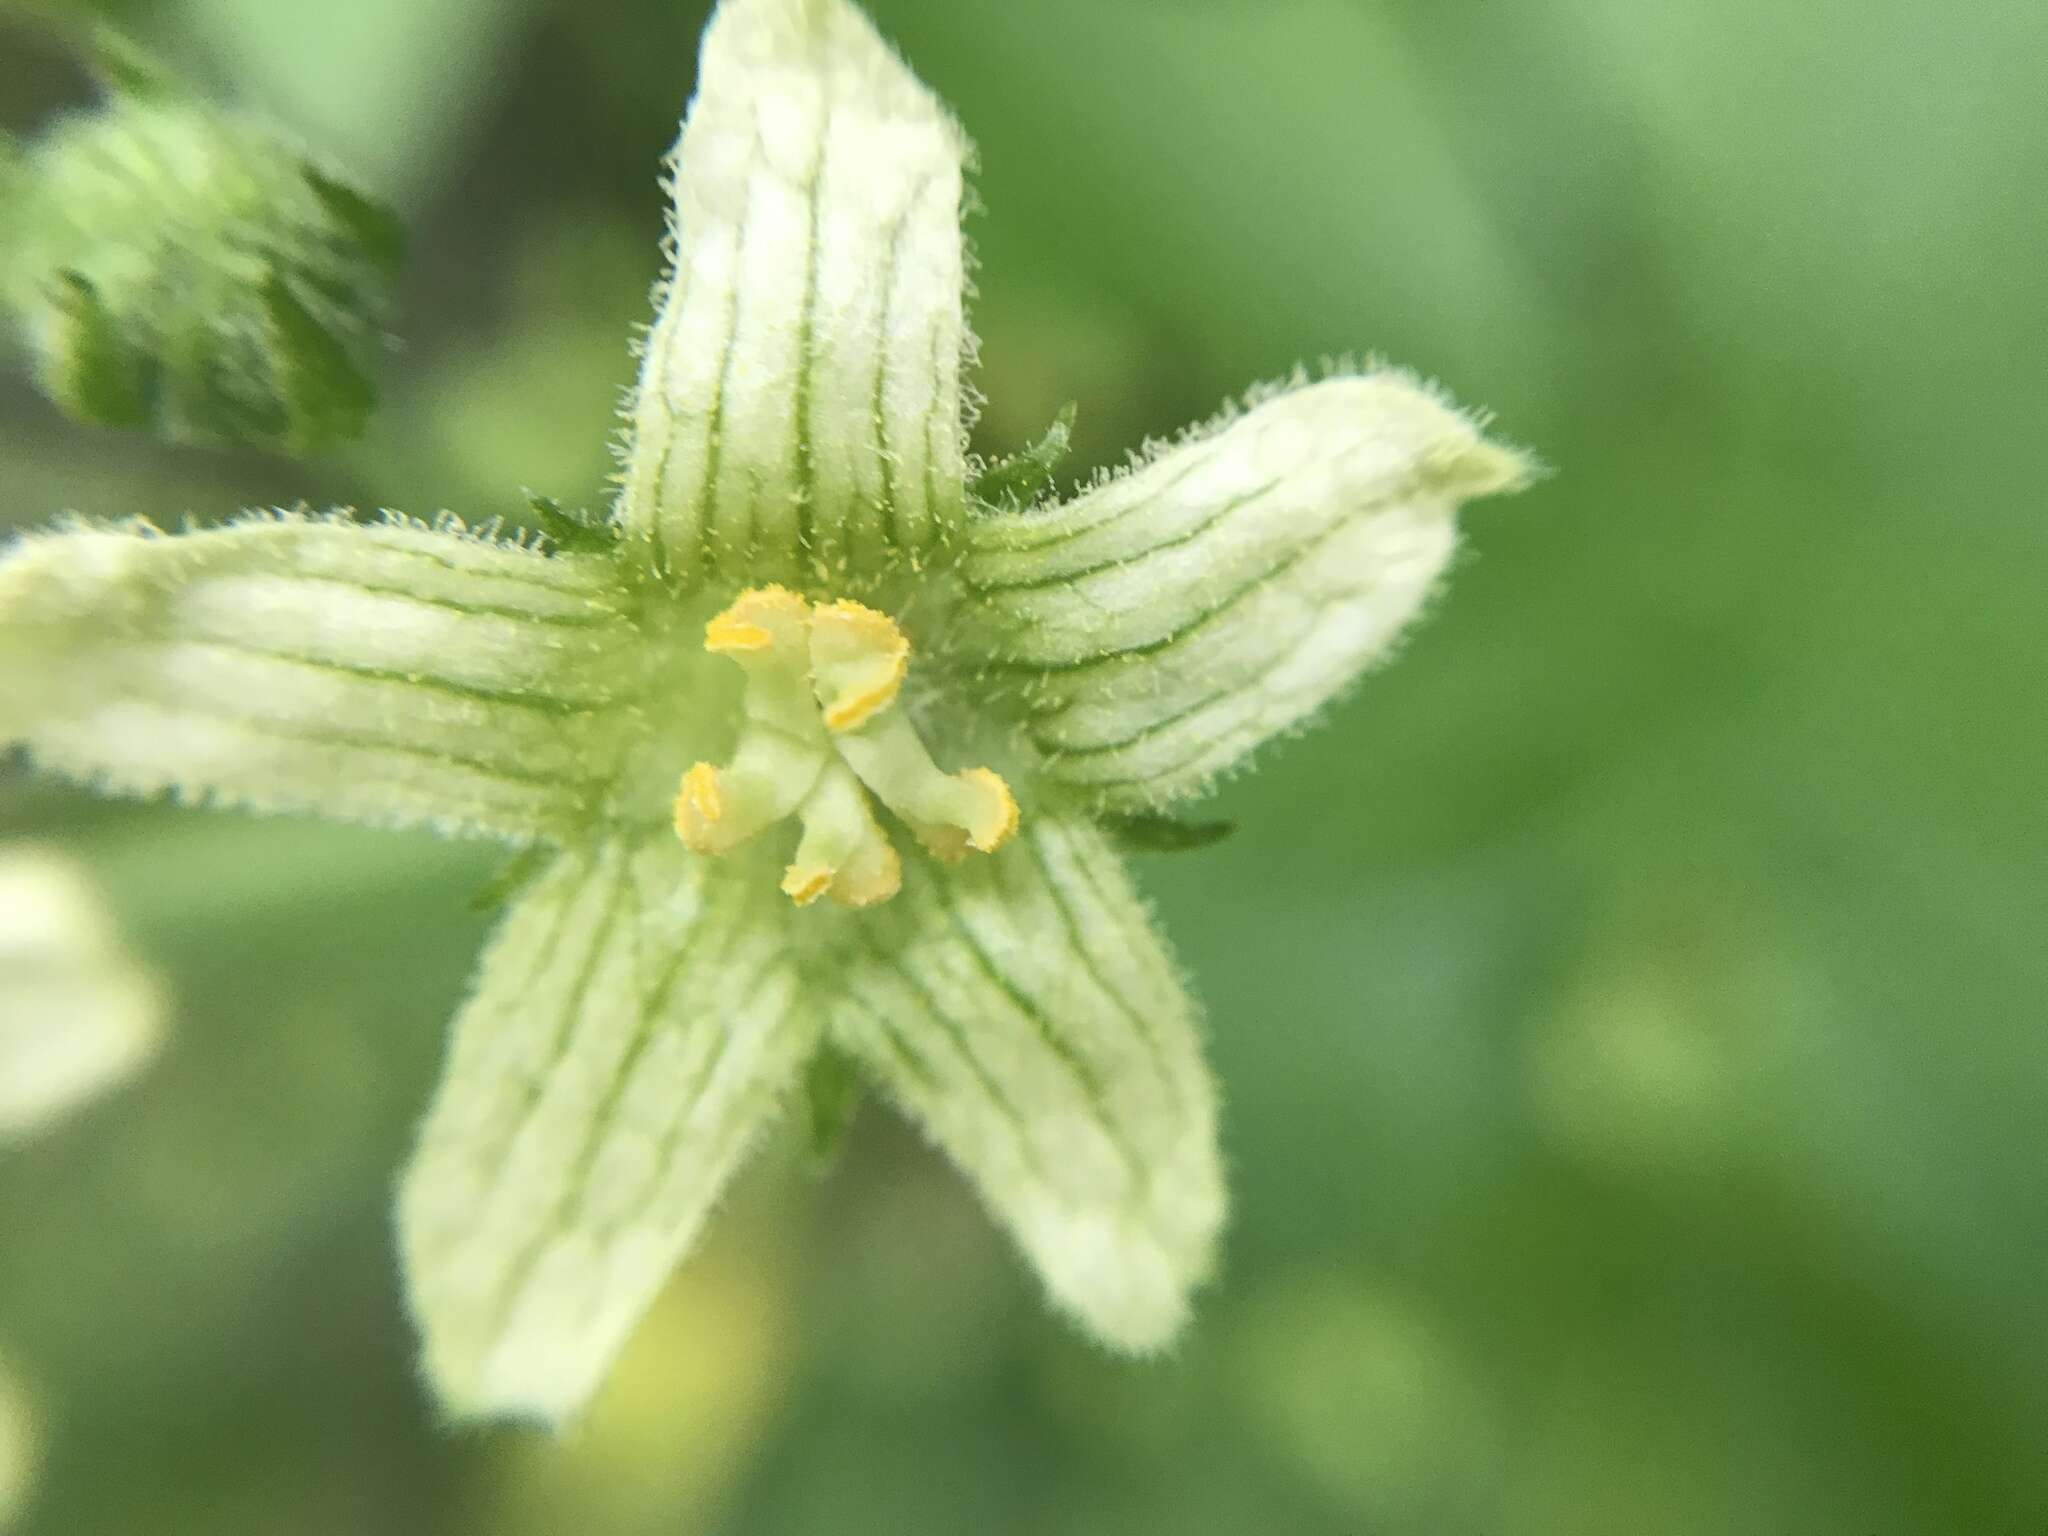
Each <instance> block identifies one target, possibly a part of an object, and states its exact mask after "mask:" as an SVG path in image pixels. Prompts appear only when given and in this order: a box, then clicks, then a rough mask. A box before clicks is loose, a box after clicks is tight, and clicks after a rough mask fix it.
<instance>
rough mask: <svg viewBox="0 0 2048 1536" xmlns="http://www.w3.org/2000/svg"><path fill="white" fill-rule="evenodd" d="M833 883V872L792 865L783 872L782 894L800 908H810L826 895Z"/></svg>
mask: <svg viewBox="0 0 2048 1536" xmlns="http://www.w3.org/2000/svg"><path fill="white" fill-rule="evenodd" d="M831 883H832V871H831V870H829V869H820V868H818V867H817V866H816V865H808V866H806V865H803V864H792V865H790V866H789V868H788V869H786V870H784V871H783V872H782V894H783V895H785V896H787V897H788V898H789V899H790V900H791V901H793V902H795V903H796V904H797V905H798V906H800V907H808V906H809V905H810V904H811V903H812V902H814V901H816V900H817V899H818V898H819V897H820V896H822V895H824V894H825V887H826V886H828V885H830V884H831Z"/></svg>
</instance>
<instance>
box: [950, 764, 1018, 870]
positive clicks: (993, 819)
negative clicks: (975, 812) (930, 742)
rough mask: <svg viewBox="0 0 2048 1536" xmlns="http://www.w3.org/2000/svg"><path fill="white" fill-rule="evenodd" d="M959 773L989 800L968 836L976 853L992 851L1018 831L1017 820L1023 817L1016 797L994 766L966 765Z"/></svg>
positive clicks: (969, 830)
mask: <svg viewBox="0 0 2048 1536" xmlns="http://www.w3.org/2000/svg"><path fill="white" fill-rule="evenodd" d="M959 777H960V778H961V779H962V780H964V781H966V782H967V783H969V784H973V785H975V786H977V787H978V788H980V789H981V790H982V791H983V793H984V797H985V799H986V800H987V802H988V814H987V815H986V816H984V817H981V818H978V819H977V820H976V821H975V823H974V824H973V826H971V827H970V828H969V829H968V836H967V840H968V842H969V843H970V844H972V845H973V847H974V849H975V851H976V852H978V853H994V852H995V851H996V850H997V849H998V848H1000V847H1002V846H1003V844H1005V843H1007V842H1008V841H1009V840H1010V839H1011V838H1012V837H1015V836H1016V835H1017V823H1018V822H1019V821H1020V820H1022V819H1023V818H1022V813H1021V812H1020V811H1019V810H1018V809H1017V797H1016V796H1015V795H1013V794H1011V793H1010V786H1009V785H1007V784H1005V783H1004V782H1003V779H1002V775H1001V774H999V773H997V772H996V771H995V770H994V769H993V768H969V769H968V770H967V771H966V772H965V773H962V774H960V775H959Z"/></svg>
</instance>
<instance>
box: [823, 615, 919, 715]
mask: <svg viewBox="0 0 2048 1536" xmlns="http://www.w3.org/2000/svg"><path fill="white" fill-rule="evenodd" d="M909 666H910V641H909V639H908V638H907V637H906V636H905V635H904V633H903V631H902V630H901V629H899V628H898V627H897V625H896V621H895V620H894V619H892V618H890V617H889V616H888V615H887V614H886V613H877V612H876V611H875V610H874V609H872V608H869V607H866V606H864V605H862V604H860V603H855V602H847V601H844V600H842V601H840V602H836V603H823V604H820V605H819V606H818V607H817V608H816V609H814V610H813V611H812V613H811V668H812V681H813V684H814V686H815V687H816V688H817V690H818V700H819V702H820V703H821V704H823V705H824V708H825V724H826V725H827V726H829V727H830V728H831V729H832V730H835V731H852V730H858V729H859V728H860V727H861V726H863V725H865V724H866V723H867V722H868V721H869V720H871V719H873V718H874V717H875V716H876V715H878V714H880V713H881V712H882V711H883V710H885V709H887V708H888V707H889V706H890V705H891V704H893V703H894V702H895V701H896V693H897V690H898V689H900V688H901V687H902V686H903V674H904V673H905V672H906V671H907V670H908V669H909ZM828 693H829V695H830V696H829V697H828V696H827V695H828Z"/></svg>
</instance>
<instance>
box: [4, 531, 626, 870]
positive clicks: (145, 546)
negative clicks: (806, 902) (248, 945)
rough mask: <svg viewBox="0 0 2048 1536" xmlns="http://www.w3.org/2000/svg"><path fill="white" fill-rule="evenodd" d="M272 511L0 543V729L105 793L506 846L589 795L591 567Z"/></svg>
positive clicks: (604, 594)
mask: <svg viewBox="0 0 2048 1536" xmlns="http://www.w3.org/2000/svg"><path fill="white" fill-rule="evenodd" d="M458 526H459V525H454V524H444V525H443V526H441V527H439V528H433V529H430V528H429V527H427V526H425V525H421V524H418V523H414V522H410V521H405V520H393V519H392V518H390V517H388V516H387V518H386V519H385V520H384V521H382V522H379V523H375V524H364V523H357V522H354V521H352V520H350V519H348V518H346V517H334V516H305V515H301V514H296V513H284V512H271V513H264V514H259V515H255V516H252V517H249V518H246V519H244V520H241V521H238V522H236V523H232V524H230V525H228V526H227V527H224V528H217V529H211V530H207V531H201V532H193V533H186V534H180V535H177V536H169V535H164V534H160V533H158V532H157V531H156V530H154V529H152V528H150V527H148V526H147V525H146V524H137V523H130V524H124V525H120V526H117V527H114V528H93V527H88V526H83V525H73V526H70V527H67V528H64V529H61V530H59V531H57V532H53V533H48V534H42V535H34V536H31V537H28V538H26V539H23V540H20V541H19V542H17V543H16V544H15V545H13V546H12V547H11V548H9V549H8V550H7V551H6V552H5V553H4V555H0V742H5V741H20V742H23V743H25V744H26V745H27V747H28V748H29V750H30V752H31V754H32V755H33V756H34V757H35V759H36V760H37V761H38V762H39V763H41V764H42V765H43V766H45V767H47V768H50V769H53V770H55V771H57V772H60V773H65V774H68V775H71V776H72V777H75V778H78V779H82V780H86V781H88V782H91V783H93V784H95V785H98V786H100V787H101V788H104V789H106V790H108V791H111V792H114V793H122V794H140V795H150V794H160V793H173V794H176V795H178V796H179V797H181V798H184V799H188V800H198V801H208V802H214V803H219V804H223V805H232V806H241V807H246V808H249V809H252V810H312V811H321V812H325V813H327V814H330V815H335V816H340V817H344V818H347V819H351V820H358V821H367V822H372V823H378V824H391V825H422V824H425V825H433V826H437V827H440V828H443V829H445V830H450V831H459V832H476V833H483V834H487V835H491V836H496V837H500V838H504V839H507V840H510V841H520V842H523V841H528V840H532V839H535V838H552V837H556V836H559V835H561V834H562V833H564V832H565V831H566V830H568V829H572V828H574V827H576V826H580V825H582V824H583V823H584V822H586V821H587V820H589V819H590V817H591V816H592V814H593V812H594V810H595V809H596V806H595V800H596V797H597V795H598V793H599V791H600V788H601V780H602V776H603V775H604V774H605V773H606V772H608V771H609V767H608V765H609V764H610V763H612V762H614V761H615V760H616V759H617V756H618V743H617V741H616V740H615V738H616V736H617V732H618V730H619V729H620V726H619V722H618V720H617V718H616V717H617V715H618V706H620V705H621V704H622V703H623V702H624V701H625V695H626V693H627V690H628V689H629V687H630V686H631V684H630V682H629V675H630V667H629V665H628V662H629V655H630V651H631V648H632V642H633V640H634V631H633V627H632V624H631V622H630V620H629V617H628V615H627V614H626V613H625V612H624V611H623V608H622V599H621V597H620V595H619V592H618V589H617V586H616V583H615V581H614V579H613V576H612V567H611V565H610V563H609V562H607V561H603V560H599V559H593V558H589V557H577V556H543V555H542V554H541V553H540V552H539V551H537V550H535V549H533V548H531V547H520V546H517V545H512V544H507V543H503V542H494V541H491V540H489V539H487V538H483V537H479V536H477V535H474V534H472V533H470V532H468V531H466V530H464V531H457V528H458Z"/></svg>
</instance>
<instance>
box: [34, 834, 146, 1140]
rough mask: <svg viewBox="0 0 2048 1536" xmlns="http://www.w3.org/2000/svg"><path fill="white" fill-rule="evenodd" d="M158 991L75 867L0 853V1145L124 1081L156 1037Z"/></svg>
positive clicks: (40, 852) (44, 853) (46, 854)
mask: <svg viewBox="0 0 2048 1536" xmlns="http://www.w3.org/2000/svg"><path fill="white" fill-rule="evenodd" d="M163 1015H164V994H163V989H162V987H161V986H160V985H159V984H158V982H157V980H156V978H155V976H154V975H152V974H151V973H150V972H149V971H148V970H146V969H145V968H144V967H143V966H142V964H141V963H140V962H139V961H137V960H136V959H135V958H134V957H133V956H132V955H131V954H129V952H128V950H127V948H126V946H125V945H123V944H122V942H121V940H120V936H119V934H117V933H116V932H115V929H114V923H113V918H112V917H111V915H110V914H109V913H108V912H107V910H106V905H105V902H104V900H103V899H102V898H101V896H100V894H99V892H98V890H97V889H96V888H95V887H94V886H93V885H92V883H91V882H90V881H89V880H88V879H87V878H86V876H85V873H84V871H83V870H81V869H80V868H79V867H78V866H77V864H76V863H75V862H74V861H73V860H71V859H68V858H65V857H64V856H62V855H60V854H57V853H54V852H51V851H48V850H44V849H38V848H8V849H0V1147H4V1146H6V1145H7V1144H8V1143H10V1142H14V1141H20V1140H23V1139H26V1138H27V1137H29V1136H32V1135H34V1134H35V1133H37V1132H39V1131H42V1130H44V1129H46V1128H47V1127H49V1126H50V1125H51V1124H53V1123H54V1122H56V1121H57V1120H59V1119H61V1118H62V1117H63V1116H64V1115H66V1114H68V1113H69V1112H70V1111H71V1110H73V1109H75V1108H76V1107H78V1106H79V1105H81V1104H83V1103H85V1102H86V1101H87V1100H89V1099H92V1098H95V1097H97V1096H98V1095H99V1094H101V1093H104V1092H106V1091H107V1090H108V1089H111V1088H113V1087H115V1086H117V1085H119V1084H120V1083H123V1082H125V1081H126V1080H127V1079H128V1078H130V1077H131V1076H133V1075H134V1074H135V1072H136V1071H138V1070H139V1069H140V1068H141V1067H142V1066H143V1065H144V1064H145V1063H147V1062H148V1061H149V1059H150V1058H151V1057H152V1056H153V1055H155V1054H156V1050H157V1047H158V1045H159V1044H160V1043H161V1041H162V1037H163Z"/></svg>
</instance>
